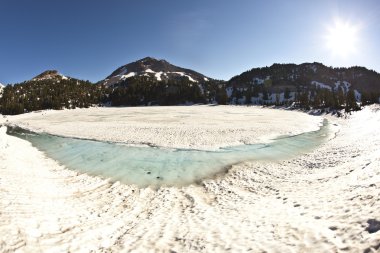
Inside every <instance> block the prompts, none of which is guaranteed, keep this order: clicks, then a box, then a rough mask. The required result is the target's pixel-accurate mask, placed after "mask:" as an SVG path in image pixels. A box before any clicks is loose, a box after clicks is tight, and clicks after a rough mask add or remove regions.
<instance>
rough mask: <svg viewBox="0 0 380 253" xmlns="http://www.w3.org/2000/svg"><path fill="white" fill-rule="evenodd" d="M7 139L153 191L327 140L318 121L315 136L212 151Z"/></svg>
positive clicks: (22, 134)
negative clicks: (25, 141)
mask: <svg viewBox="0 0 380 253" xmlns="http://www.w3.org/2000/svg"><path fill="white" fill-rule="evenodd" d="M7 133H8V134H9V135H12V136H16V137H19V138H22V139H24V140H27V141H29V142H31V143H32V145H33V146H34V147H36V148H38V149H39V150H41V151H43V152H44V153H45V154H46V155H47V156H48V157H50V158H52V159H54V160H56V161H58V162H59V163H60V164H62V165H64V166H65V167H67V168H69V169H72V170H75V171H78V172H81V173H87V174H90V175H95V176H101V177H103V178H109V179H110V180H111V181H120V182H122V183H125V184H135V185H138V186H140V187H147V186H153V187H157V186H161V185H167V186H184V185H189V184H192V183H199V182H201V181H202V180H203V179H208V178H212V177H214V176H215V175H217V174H220V173H224V172H226V171H227V170H228V168H230V167H231V165H233V164H236V163H240V162H244V161H254V160H258V161H280V160H284V159H290V158H293V157H295V156H297V155H300V154H302V153H305V152H310V151H311V150H313V149H314V148H316V147H317V146H318V145H320V144H321V143H322V142H324V141H325V140H326V139H327V137H328V133H329V124H328V122H327V120H324V122H323V126H321V128H320V129H319V130H318V131H313V132H307V133H303V134H300V135H296V136H282V137H279V138H277V139H274V140H273V141H272V142H270V143H266V144H254V145H241V146H234V147H227V148H221V149H219V150H216V151H204V150H191V149H189V150H187V149H168V148H160V147H150V146H143V147H136V146H129V145H125V144H120V143H107V142H101V141H94V140H84V139H75V138H67V137H60V136H54V135H50V134H45V133H33V132H30V131H26V130H24V129H21V128H18V127H8V131H7Z"/></svg>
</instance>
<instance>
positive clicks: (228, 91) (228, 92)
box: [226, 87, 234, 97]
mask: <svg viewBox="0 0 380 253" xmlns="http://www.w3.org/2000/svg"><path fill="white" fill-rule="evenodd" d="M233 90H234V89H233V88H232V87H227V89H226V92H227V97H231V96H232V92H233Z"/></svg>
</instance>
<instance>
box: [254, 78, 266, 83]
mask: <svg viewBox="0 0 380 253" xmlns="http://www.w3.org/2000/svg"><path fill="white" fill-rule="evenodd" d="M264 81H265V80H264V79H261V78H258V77H255V78H253V83H254V84H263V83H264Z"/></svg>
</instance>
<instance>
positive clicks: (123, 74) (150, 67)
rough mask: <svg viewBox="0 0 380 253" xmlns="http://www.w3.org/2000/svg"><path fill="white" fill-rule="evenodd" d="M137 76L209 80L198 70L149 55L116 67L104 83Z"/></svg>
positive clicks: (196, 80) (114, 82)
mask: <svg viewBox="0 0 380 253" xmlns="http://www.w3.org/2000/svg"><path fill="white" fill-rule="evenodd" d="M136 76H137V77H138V76H146V77H150V78H152V79H155V80H157V81H165V80H166V81H167V80H178V79H181V78H187V79H188V80H189V81H191V82H194V83H198V82H205V81H208V78H207V77H205V76H204V75H202V74H200V73H198V72H195V71H193V70H190V69H185V68H181V67H178V66H175V65H173V64H170V63H169V62H167V61H165V60H162V59H160V60H159V59H156V58H153V57H149V56H148V57H145V58H142V59H140V60H137V61H135V62H131V63H128V64H126V65H124V66H121V67H120V68H118V69H116V70H115V71H114V72H112V74H111V75H109V76H108V77H107V78H106V79H105V80H104V81H103V84H104V85H106V86H112V85H116V84H117V83H120V82H123V81H125V80H126V79H128V78H131V77H136Z"/></svg>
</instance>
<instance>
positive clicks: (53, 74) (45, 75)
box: [32, 70, 67, 81]
mask: <svg viewBox="0 0 380 253" xmlns="http://www.w3.org/2000/svg"><path fill="white" fill-rule="evenodd" d="M49 79H52V80H54V79H55V80H64V79H67V77H66V76H64V75H62V74H60V73H59V72H58V71H57V70H46V71H44V72H42V73H41V74H39V75H37V76H35V77H34V78H33V79H32V81H41V80H49Z"/></svg>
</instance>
